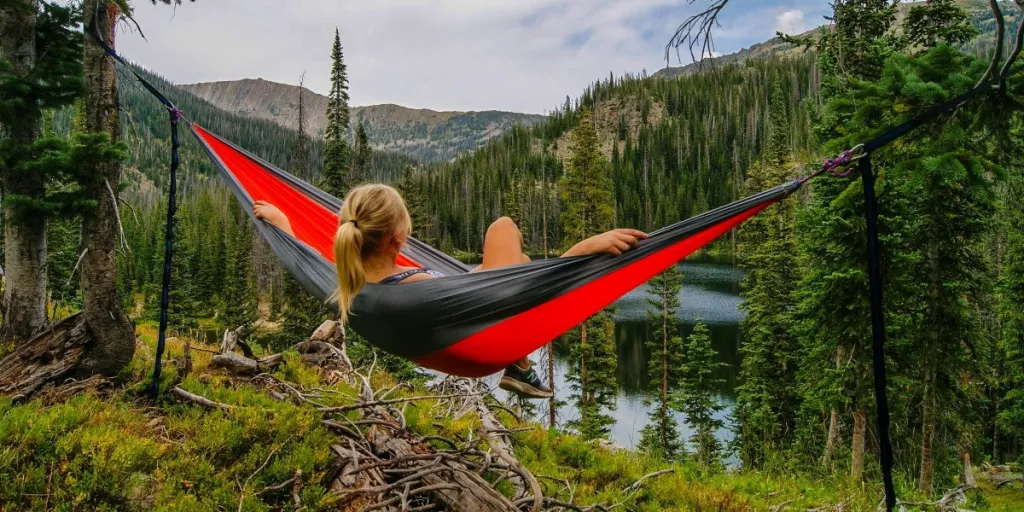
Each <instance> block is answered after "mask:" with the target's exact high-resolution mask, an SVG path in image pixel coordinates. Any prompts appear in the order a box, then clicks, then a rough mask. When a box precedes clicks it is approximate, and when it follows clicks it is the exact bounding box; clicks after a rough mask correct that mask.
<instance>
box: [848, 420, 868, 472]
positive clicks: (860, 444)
mask: <svg viewBox="0 0 1024 512" xmlns="http://www.w3.org/2000/svg"><path fill="white" fill-rule="evenodd" d="M867 423H868V420H867V413H865V412H864V409H857V411H856V412H854V413H853V461H852V463H851V464H850V478H852V479H853V480H854V481H857V482H859V481H860V480H861V478H862V477H863V476H864V439H865V437H866V433H867V426H868V425H867Z"/></svg>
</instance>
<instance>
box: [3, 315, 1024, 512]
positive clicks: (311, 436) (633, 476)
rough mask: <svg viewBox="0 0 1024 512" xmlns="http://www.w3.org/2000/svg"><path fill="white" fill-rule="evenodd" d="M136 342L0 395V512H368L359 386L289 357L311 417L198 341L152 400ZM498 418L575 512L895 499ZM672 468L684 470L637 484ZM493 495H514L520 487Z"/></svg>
mask: <svg viewBox="0 0 1024 512" xmlns="http://www.w3.org/2000/svg"><path fill="white" fill-rule="evenodd" d="M139 334H140V343H139V347H138V350H137V355H136V358H135V360H134V362H133V364H132V365H131V366H130V367H129V368H128V369H126V371H125V372H124V373H123V375H122V376H121V377H120V378H119V379H117V380H116V381H115V382H113V383H108V384H106V385H104V386H100V387H97V388H95V389H88V390H85V391H81V390H79V391H77V392H76V393H74V394H70V395H68V394H60V393H55V392H44V393H42V394H40V395H38V396H36V397H34V398H33V399H32V400H30V401H28V402H24V403H13V402H12V401H11V400H10V399H9V398H3V397H0V511H15V510H147V511H149V510H153V511H177V510H181V511H185V510H188V511H192V510H239V511H243V510H245V511H258V510H293V509H301V510H306V511H315V510H360V509H363V508H364V504H365V502H358V501H352V499H351V497H349V498H347V500H346V498H345V497H344V494H339V493H338V492H336V491H337V488H336V487H335V492H332V491H331V490H330V489H331V487H332V485H333V482H332V481H333V480H334V479H335V477H336V476H337V473H338V460H337V457H336V453H332V452H336V451H337V449H338V448H337V447H338V445H339V444H344V442H343V441H342V438H341V437H339V435H338V433H337V431H336V430H332V429H331V428H329V425H328V426H325V421H324V419H325V418H326V417H328V414H327V413H325V412H323V411H322V410H319V409H318V407H327V408H330V407H334V408H338V407H345V406H350V405H352V404H353V403H354V402H356V401H357V400H358V399H357V397H358V395H359V391H358V390H357V389H356V387H355V386H353V385H352V384H351V382H347V381H345V380H343V379H337V378H336V376H335V375H332V373H334V372H326V371H324V370H323V369H322V368H319V367H316V366H311V365H309V364H307V363H304V362H303V361H302V358H301V356H300V355H299V354H298V353H293V352H286V353H285V354H283V356H284V357H283V359H282V362H281V363H280V364H279V365H278V366H276V368H274V369H273V370H272V371H268V372H267V373H268V374H269V375H270V376H271V377H272V379H271V380H272V381H273V382H276V383H287V386H288V387H290V388H291V389H297V390H302V391H303V393H306V395H305V396H307V397H310V396H315V397H316V405H317V406H318V407H311V406H310V404H309V403H308V402H307V401H303V400H289V399H287V398H285V397H282V396H281V395H280V394H277V396H275V393H274V392H272V391H268V386H267V385H265V383H263V384H261V383H260V382H257V379H256V378H250V379H246V378H239V377H237V376H232V375H229V374H228V373H226V372H225V371H224V370H222V369H215V368H213V367H212V366H210V361H211V358H212V357H213V354H212V353H210V352H216V347H212V346H205V345H202V344H199V343H195V344H190V346H191V348H192V350H191V351H190V354H191V360H192V369H191V371H190V373H189V374H188V375H187V376H182V375H180V374H179V373H178V367H176V366H175V365H172V364H168V365H166V366H165V368H166V370H165V373H164V378H163V379H162V391H163V393H162V394H161V398H160V399H159V400H156V401H153V400H151V399H150V398H148V395H147V393H146V391H147V387H148V378H149V376H150V372H151V369H152V363H153V353H154V346H155V328H154V326H152V325H150V324H143V325H141V326H140V327H139ZM187 341H188V340H185V339H182V338H177V339H173V340H172V341H171V343H170V344H169V346H168V356H169V357H170V358H176V357H181V356H182V353H183V350H184V346H185V343H186V342H187ZM204 350H205V351H204ZM369 380H370V381H372V385H373V387H375V388H376V389H381V390H383V389H388V390H390V391H389V393H390V394H389V393H385V395H387V397H388V398H389V399H404V398H413V397H418V396H430V391H428V389H427V388H426V387H425V385H424V384H422V383H420V384H417V385H416V386H410V387H397V388H396V387H395V386H396V383H395V382H394V379H393V378H392V377H391V376H389V375H387V374H386V373H383V372H380V371H376V372H374V373H373V374H372V375H369ZM173 386H178V387H179V388H180V389H183V390H185V391H187V392H189V393H192V394H194V395H196V396H200V397H204V398H206V399H209V400H211V401H213V402H215V403H216V404H217V405H216V406H214V407H202V406H200V405H197V404H196V403H192V402H187V401H182V400H180V398H178V397H177V395H173V394H171V393H168V392H167V391H169V389H170V388H172V387H173ZM277 389H283V388H277ZM391 391H393V393H391ZM297 396H298V395H297ZM403 397H404V398H403ZM220 406H230V408H225V409H220V408H218V407H220ZM493 410H494V411H495V416H496V417H497V418H499V419H500V422H501V423H502V424H503V425H504V428H506V429H508V432H507V434H508V435H509V437H510V439H511V440H512V445H513V447H514V452H515V456H516V457H517V458H518V461H519V462H520V463H521V464H522V465H523V466H525V467H526V468H527V469H528V470H529V471H530V472H531V473H532V474H533V475H536V477H537V479H538V480H539V481H540V482H541V483H542V484H543V485H542V487H543V489H544V495H545V496H550V497H553V498H554V499H556V500H559V501H561V502H563V503H571V504H573V505H572V506H571V507H568V506H567V507H565V508H563V510H573V509H575V510H602V507H600V506H597V507H592V508H587V507H589V506H594V505H603V506H604V507H607V508H608V509H613V508H614V509H616V510H638V511H656V510H701V511H722V512H730V511H746V510H771V511H781V510H819V511H837V512H838V511H844V512H845V511H851V510H875V508H876V507H877V504H878V500H879V498H880V496H881V494H882V493H881V489H880V486H879V485H878V484H877V483H875V482H873V481H872V482H867V483H854V482H850V481H848V480H846V479H843V478H820V477H815V476H812V475H801V474H799V473H796V472H781V471H780V472H773V473H767V472H740V473H734V472H714V473H707V472H704V471H702V470H701V469H700V468H698V467H697V466H695V465H691V464H688V463H683V464H668V463H665V462H662V461H659V460H655V459H652V458H650V457H647V456H643V455H641V454H637V453H634V452H630V451H626V450H615V449H610V448H607V447H604V446H601V445H599V444H595V443H592V442H587V441H584V440H582V439H580V438H578V437H575V436H572V435H568V434H565V433H561V432H557V431H554V430H549V429H546V428H543V427H542V426H540V425H538V424H536V423H531V422H521V421H519V420H518V419H516V418H515V416H514V415H513V414H510V413H509V412H506V411H504V410H503V408H502V407H501V406H500V404H494V409H493ZM358 414H359V412H358V410H352V411H349V412H345V413H344V414H342V415H337V414H335V415H333V416H331V417H333V418H335V419H336V420H337V421H338V422H343V421H344V422H352V421H353V420H355V423H359V419H360V418H361V417H360V416H359V415H358ZM400 414H401V415H402V416H403V417H404V420H403V421H404V423H405V427H404V429H405V430H407V431H408V432H409V435H410V436H418V438H419V439H421V440H426V439H435V440H438V441H440V440H443V439H447V440H448V441H445V442H447V443H451V442H452V440H455V441H456V442H459V443H461V442H470V441H467V440H472V438H474V436H475V435H476V434H475V433H477V432H479V429H480V428H481V417H479V416H478V415H476V414H475V413H469V414H452V409H451V407H450V406H448V407H445V406H444V400H443V399H442V398H439V397H436V395H435V396H434V397H431V398H423V399H415V400H410V401H409V402H406V403H404V404H403V408H402V409H401V411H400ZM363 421H364V422H365V421H366V420H363ZM327 423H329V422H327ZM368 428H376V427H368ZM432 442H433V441H432ZM442 444H443V443H442ZM666 469H670V470H672V472H671V473H663V474H659V475H657V476H655V477H652V478H648V479H646V480H643V481H642V482H640V483H639V484H638V483H637V482H638V481H640V480H641V479H642V477H644V476H645V475H651V474H652V473H657V472H660V471H662V470H666ZM396 471H397V470H396ZM481 471H483V470H481ZM510 481H511V480H510ZM524 481H525V480H524ZM508 483H509V482H506V484H508ZM979 485H980V486H981V487H980V489H979V490H972V491H969V492H968V494H967V495H968V497H969V502H968V503H966V504H962V505H961V507H962V508H969V509H972V510H991V511H1011V510H1022V509H1024V486H1022V485H1021V484H1019V483H1017V484H1011V485H1005V486H1003V487H1002V488H1000V489H996V488H995V484H994V483H992V482H989V481H988V480H986V479H984V478H979ZM495 488H496V489H498V490H500V491H502V492H504V493H506V494H508V495H511V494H512V493H513V492H514V490H513V488H512V487H511V486H509V485H497V484H496V485H495ZM406 492H408V489H406ZM510 497H511V496H510ZM909 499H910V498H908V500H909ZM300 504H301V505H300ZM523 509H524V510H528V509H529V507H528V506H524V508H523ZM556 509H557V507H554V508H552V507H549V506H545V510H556ZM932 509H933V508H923V509H922V510H932ZM912 510H914V509H912Z"/></svg>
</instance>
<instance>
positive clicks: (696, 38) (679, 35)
mask: <svg viewBox="0 0 1024 512" xmlns="http://www.w3.org/2000/svg"><path fill="white" fill-rule="evenodd" d="M992 1H995V0H992ZM696 2H697V0H687V3H689V4H690V5H693V4H694V3H696ZM728 4H729V0H710V3H709V5H708V7H707V8H706V9H704V10H703V11H701V12H699V13H697V14H694V15H692V16H690V17H689V18H686V20H685V21H683V23H682V24H681V25H679V28H677V29H676V32H675V34H673V35H672V38H671V39H669V41H668V44H666V45H665V65H666V66H667V65H669V62H670V61H671V56H672V50H675V52H676V60H678V61H680V62H681V61H682V58H681V57H680V53H679V48H680V47H684V48H686V50H687V51H688V52H689V53H690V58H691V59H693V61H694V62H701V63H703V62H704V59H706V58H711V57H714V53H715V38H714V34H713V32H714V30H715V29H716V28H720V27H721V24H719V23H718V16H719V15H720V14H721V13H722V10H723V9H725V6H726V5H728ZM698 49H699V54H700V56H699V57H700V58H699V59H698Z"/></svg>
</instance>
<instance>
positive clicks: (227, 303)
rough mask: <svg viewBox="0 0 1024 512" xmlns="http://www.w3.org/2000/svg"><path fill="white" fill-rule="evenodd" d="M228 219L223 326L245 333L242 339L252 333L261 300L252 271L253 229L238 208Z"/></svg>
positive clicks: (234, 209)
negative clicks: (241, 330)
mask: <svg viewBox="0 0 1024 512" xmlns="http://www.w3.org/2000/svg"><path fill="white" fill-rule="evenodd" d="M232 210H233V211H234V212H235V213H234V214H233V215H231V216H229V221H230V222H229V225H228V229H227V230H225V234H224V235H225V236H224V238H226V246H227V255H226V262H225V269H224V274H225V275H224V288H223V292H222V294H223V302H224V324H225V327H226V328H228V329H237V328H239V327H242V328H244V329H243V333H244V334H243V336H244V337H248V336H249V335H250V334H251V333H252V327H253V324H254V323H255V322H256V319H257V317H258V315H259V310H258V308H259V296H258V293H257V290H256V278H255V276H254V275H253V269H252V229H251V228H250V223H249V221H248V219H247V218H244V217H243V216H242V215H240V213H241V212H239V211H238V209H237V208H232Z"/></svg>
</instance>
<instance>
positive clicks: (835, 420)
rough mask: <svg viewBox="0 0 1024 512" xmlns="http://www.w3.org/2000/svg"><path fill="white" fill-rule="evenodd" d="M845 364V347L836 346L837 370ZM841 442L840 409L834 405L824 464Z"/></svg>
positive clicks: (828, 460) (827, 462) (823, 457)
mask: <svg viewBox="0 0 1024 512" xmlns="http://www.w3.org/2000/svg"><path fill="white" fill-rule="evenodd" d="M842 364H843V347H836V370H839V369H840V368H841V367H842ZM838 443H839V410H838V409H836V408H835V407H832V411H831V414H830V418H829V422H828V437H827V438H826V440H825V455H823V456H822V458H821V462H822V465H824V466H826V468H827V466H828V465H829V464H831V463H832V457H833V456H834V455H835V451H836V446H837V445H838Z"/></svg>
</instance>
